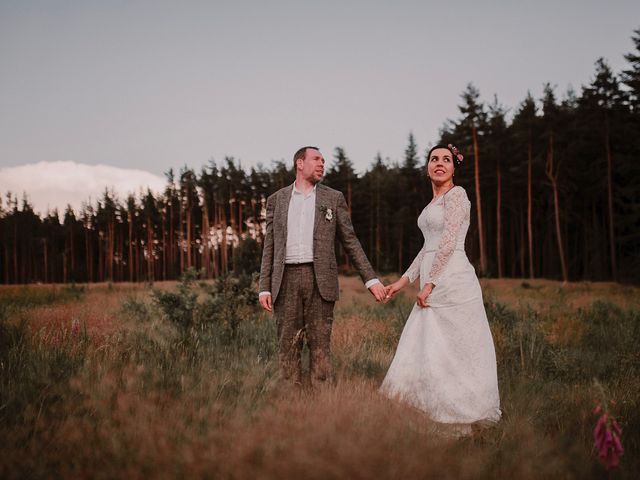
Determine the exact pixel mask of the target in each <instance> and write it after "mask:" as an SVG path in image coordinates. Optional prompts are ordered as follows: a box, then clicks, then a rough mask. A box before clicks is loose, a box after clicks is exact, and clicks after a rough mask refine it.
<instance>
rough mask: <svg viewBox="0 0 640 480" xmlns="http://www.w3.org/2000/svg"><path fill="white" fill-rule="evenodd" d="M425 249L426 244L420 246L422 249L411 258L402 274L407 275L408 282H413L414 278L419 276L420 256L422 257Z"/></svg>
mask: <svg viewBox="0 0 640 480" xmlns="http://www.w3.org/2000/svg"><path fill="white" fill-rule="evenodd" d="M425 251H426V244H425V245H423V246H422V249H421V250H420V251H419V252H418V255H416V258H414V259H413V262H411V265H409V268H407V271H406V272H404V273H403V274H402V276H403V277H407V278H408V279H409V283H413V282H414V281H415V279H416V278H418V277H419V276H420V264H421V263H422V257H424V254H425Z"/></svg>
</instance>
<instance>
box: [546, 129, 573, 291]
mask: <svg viewBox="0 0 640 480" xmlns="http://www.w3.org/2000/svg"><path fill="white" fill-rule="evenodd" d="M553 162H554V158H553V133H552V134H551V136H550V137H549V152H548V154H547V165H546V167H547V168H546V174H547V178H548V179H549V181H550V182H551V188H552V189H553V209H554V213H555V217H556V219H555V220H556V222H555V223H556V238H557V240H558V253H559V255H560V266H561V268H562V281H563V282H564V283H566V282H568V281H569V275H568V273H567V262H566V259H565V255H564V246H563V244H562V229H561V228H560V205H559V202H558V167H556V168H555V169H554V166H553Z"/></svg>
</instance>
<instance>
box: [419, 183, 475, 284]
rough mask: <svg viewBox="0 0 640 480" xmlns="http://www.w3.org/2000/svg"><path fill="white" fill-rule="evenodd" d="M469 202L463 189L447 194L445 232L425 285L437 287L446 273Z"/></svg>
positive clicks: (455, 189) (453, 189) (456, 188)
mask: <svg viewBox="0 0 640 480" xmlns="http://www.w3.org/2000/svg"><path fill="white" fill-rule="evenodd" d="M468 209H469V200H468V199H467V192H465V191H464V189H463V188H462V187H454V188H452V189H451V190H450V191H448V192H447V193H446V194H445V198H444V230H443V232H442V238H441V239H440V243H439V244H438V250H437V252H436V256H435V258H434V259H433V263H432V264H431V271H430V272H429V275H428V276H427V280H426V282H425V283H433V284H435V285H437V283H438V279H439V278H440V277H441V275H442V273H443V272H444V269H445V267H446V266H447V263H448V262H449V259H450V258H451V255H453V251H454V250H455V249H456V243H457V241H458V232H459V231H460V227H461V226H462V224H463V223H464V220H465V217H466V215H467V211H468Z"/></svg>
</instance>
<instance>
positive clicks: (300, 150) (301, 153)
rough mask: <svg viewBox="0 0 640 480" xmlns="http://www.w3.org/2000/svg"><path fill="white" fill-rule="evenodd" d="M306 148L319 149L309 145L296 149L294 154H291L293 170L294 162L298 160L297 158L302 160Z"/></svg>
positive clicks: (294, 167)
mask: <svg viewBox="0 0 640 480" xmlns="http://www.w3.org/2000/svg"><path fill="white" fill-rule="evenodd" d="M307 148H311V149H312V150H318V151H320V149H319V148H318V147H312V146H311V145H308V146H306V147H302V148H299V149H298V151H297V152H296V153H294V155H293V170H294V171H295V169H296V163H297V162H298V160H299V159H302V160H304V156H305V155H306V154H307Z"/></svg>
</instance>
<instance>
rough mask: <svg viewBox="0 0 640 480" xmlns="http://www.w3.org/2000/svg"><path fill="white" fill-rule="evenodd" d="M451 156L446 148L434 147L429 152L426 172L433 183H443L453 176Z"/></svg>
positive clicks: (453, 168)
mask: <svg viewBox="0 0 640 480" xmlns="http://www.w3.org/2000/svg"><path fill="white" fill-rule="evenodd" d="M454 170H455V167H454V166H453V156H452V155H451V152H450V151H449V149H448V148H436V149H435V150H434V151H433V152H431V156H430V157H429V161H428V162H427V173H428V174H429V177H431V181H432V182H435V183H445V182H448V181H450V180H451V179H452V178H453V172H454Z"/></svg>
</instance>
